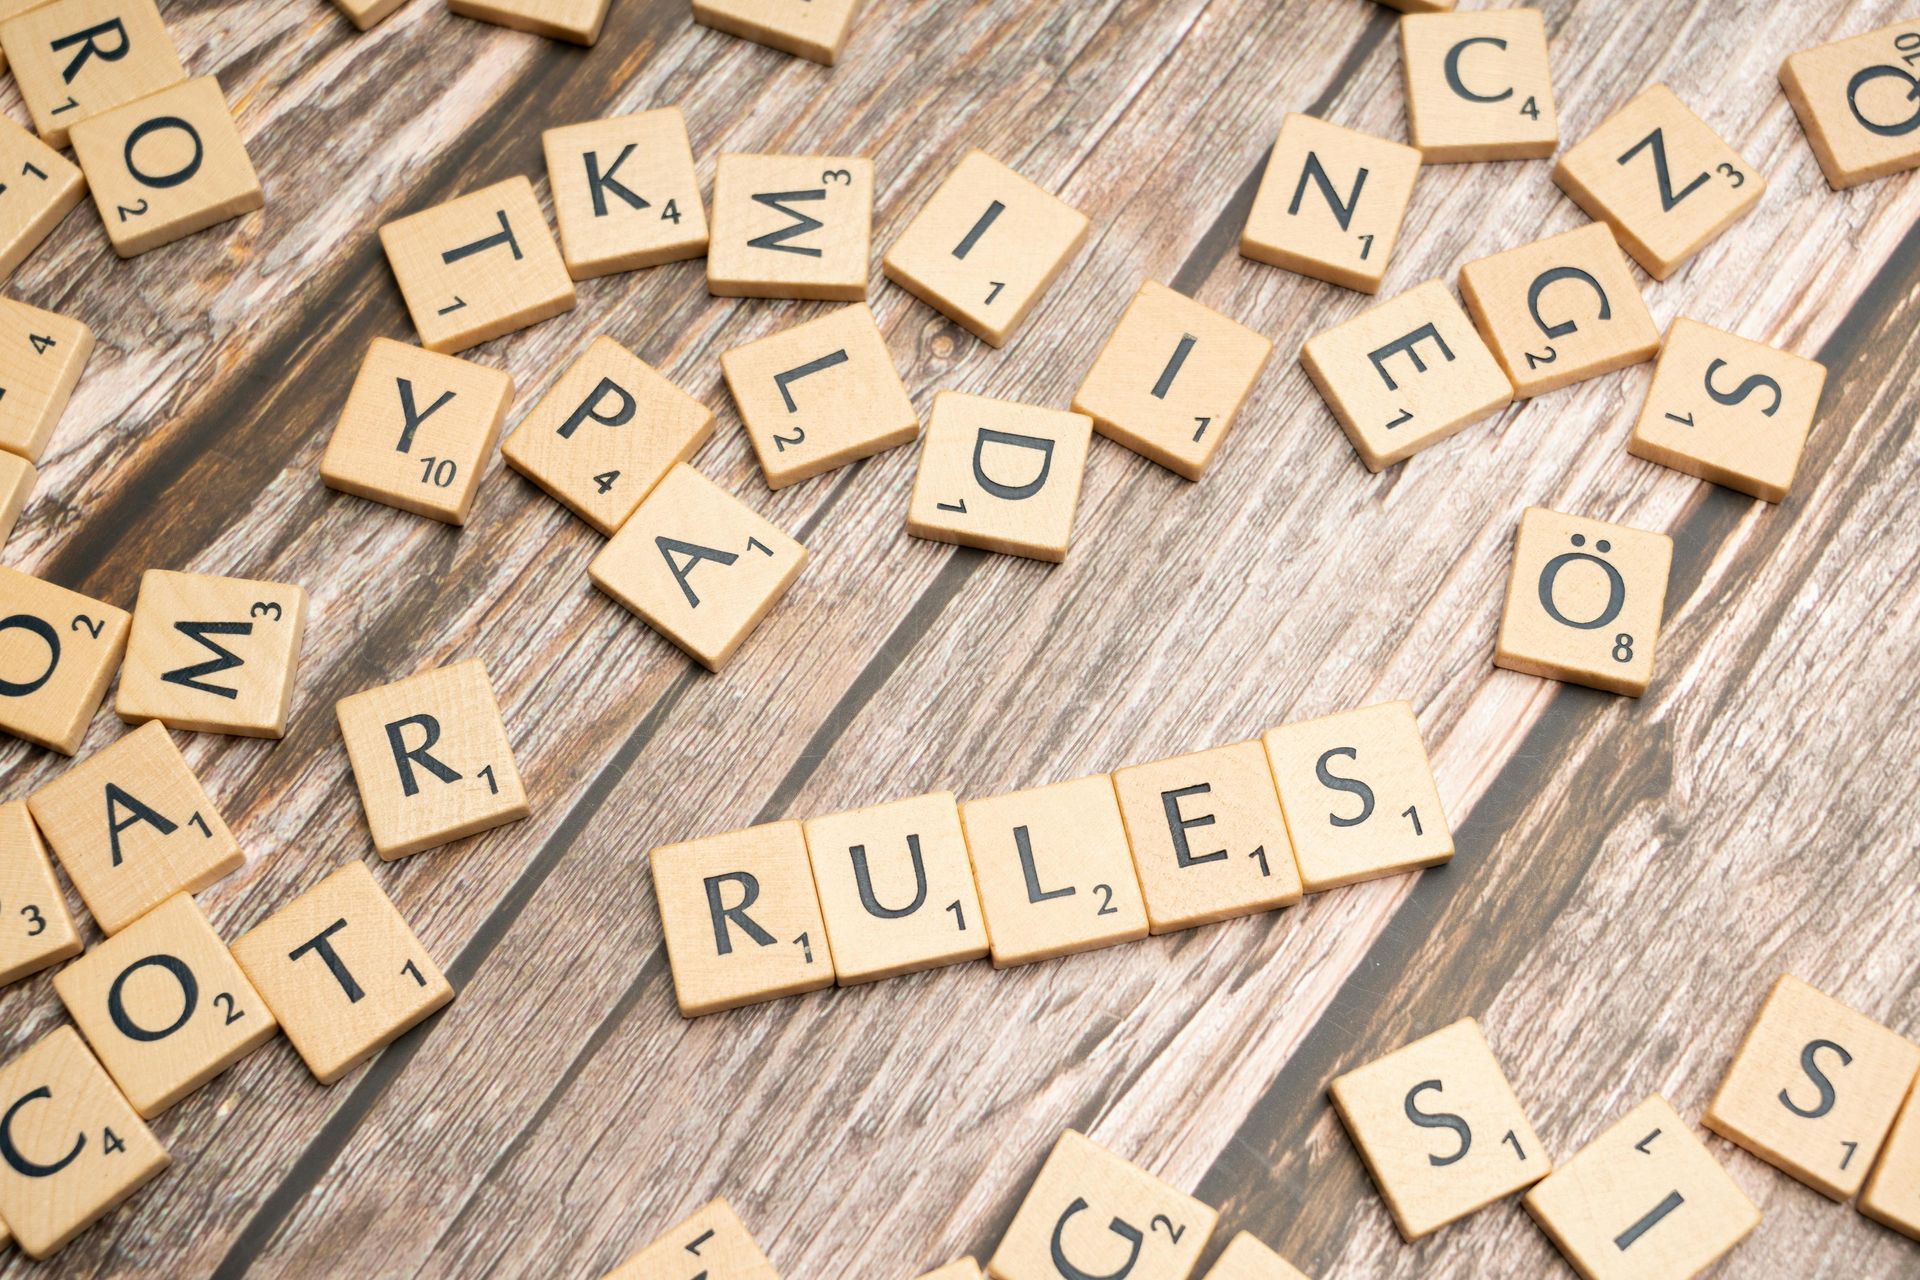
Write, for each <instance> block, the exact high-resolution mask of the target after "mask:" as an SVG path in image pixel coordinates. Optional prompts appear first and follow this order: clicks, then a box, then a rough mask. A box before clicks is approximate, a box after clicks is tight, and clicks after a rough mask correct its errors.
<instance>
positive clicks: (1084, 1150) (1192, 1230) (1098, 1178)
mask: <svg viewBox="0 0 1920 1280" xmlns="http://www.w3.org/2000/svg"><path fill="white" fill-rule="evenodd" d="M1219 1216H1220V1215H1219V1214H1217V1213H1215V1212H1214V1211H1213V1210H1212V1209H1211V1208H1209V1207H1208V1206H1206V1205H1204V1204H1201V1203H1200V1202H1199V1201H1198V1200H1195V1199H1194V1198H1193V1197H1192V1196H1190V1195H1186V1194H1185V1193H1183V1192H1180V1191H1176V1190H1174V1189H1173V1188H1172V1187H1170V1186H1168V1185H1167V1184H1166V1183H1164V1182H1162V1181H1161V1180H1160V1179H1158V1178H1156V1177H1154V1176H1153V1175H1152V1174H1150V1173H1148V1172H1146V1170H1144V1169H1141V1168H1140V1167H1139V1166H1137V1165H1135V1164H1132V1163H1130V1162H1128V1161H1126V1160H1122V1159H1121V1158H1120V1157H1119V1156H1117V1155H1114V1154H1113V1153H1112V1152H1111V1151H1108V1150H1107V1149H1106V1148H1105V1147H1102V1146H1100V1145H1099V1144H1097V1143H1095V1142H1093V1141H1091V1140H1089V1139H1088V1138H1086V1137H1084V1136H1082V1135H1081V1134H1079V1133H1076V1132H1075V1131H1074V1130H1072V1129H1068V1130H1065V1131H1064V1132H1062V1133H1061V1135H1060V1141H1059V1142H1057V1143H1055V1144H1054V1148H1053V1153H1052V1154H1051V1155H1049V1156H1048V1157H1047V1162H1046V1163H1045V1164H1044V1165H1042V1166H1041V1167H1040V1176H1039V1177H1037V1178H1035V1179H1034V1180H1033V1186H1032V1187H1030V1188H1028V1190H1027V1198H1026V1199H1025V1200H1023V1201H1021V1202H1020V1209H1019V1211H1018V1212H1017V1213H1015V1214H1014V1216H1013V1222H1012V1224H1011V1225H1009V1226H1008V1227H1007V1233H1006V1235H1004V1236H1002V1237H1001V1238H1000V1247H999V1248H998V1249H995V1250H994V1251H993V1257H992V1258H991V1259H989V1260H988V1262H987V1274H988V1275H990V1276H992V1277H993V1280H1060V1278H1061V1277H1062V1276H1069V1277H1072V1276H1125V1277H1126V1278H1127V1280H1187V1277H1188V1276H1190V1275H1192V1274H1193V1268H1194V1266H1195V1265H1196V1264H1197V1263H1198V1262H1199V1261H1200V1254H1201V1251H1202V1250H1204V1249H1205V1248H1206V1247H1207V1238H1208V1237H1209V1236H1211V1235H1212V1234H1213V1224H1214V1223H1215V1222H1216V1221H1217V1220H1218V1219H1219Z"/></svg>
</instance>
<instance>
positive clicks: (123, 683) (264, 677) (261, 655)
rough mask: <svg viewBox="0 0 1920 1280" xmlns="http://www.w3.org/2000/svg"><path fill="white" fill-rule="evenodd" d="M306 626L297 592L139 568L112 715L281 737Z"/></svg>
mask: <svg viewBox="0 0 1920 1280" xmlns="http://www.w3.org/2000/svg"><path fill="white" fill-rule="evenodd" d="M306 625H307V593H306V591H305V589H304V588H301V587H296V586H292V585H289V584H287V583H281V582H254V581H250V580H248V579H246V578H218V577H214V576H213V575H211V574H205V573H172V572H169V571H167V570H165V569H149V570H147V571H146V572H145V573H144V574H142V575H141V576H140V598H139V599H138V600H137V601H136V602H135V603H134V608H133V634H132V637H131V638H130V639H129V640H128V641H127V658H126V663H125V665H124V667H123V668H122V670H121V673H120V693H119V696H118V698H117V699H116V701H115V703H114V710H115V711H116V712H117V713H118V714H119V716H120V718H121V719H122V720H125V721H127V722H128V723H129V724H139V723H141V722H143V721H146V720H158V721H160V722H161V723H162V724H164V725H166V726H167V727H169V728H172V729H189V730H198V731H200V732H202V733H232V734H238V735H241V736H243V737H249V738H279V737H283V736H284V735H285V734H286V731H287V712H288V709H289V707H290V706H291V705H292V702H293V680H294V671H295V668H296V667H297V666H298V664H299V660H300V638H301V636H302V634H303V633H304V632H305V630H306Z"/></svg>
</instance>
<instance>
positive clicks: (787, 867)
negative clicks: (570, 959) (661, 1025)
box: [652, 821, 833, 1018]
mask: <svg viewBox="0 0 1920 1280" xmlns="http://www.w3.org/2000/svg"><path fill="white" fill-rule="evenodd" d="M652 861H653V892H654V897H655V899H656V900H658V902H659V904H660V927H661V931H662V932H663V933H664V934H665V936H666V946H667V962H668V964H669V965H670V966H671V967H672V969H673V992H674V996H675V998H676V999H677V1000H678V1001H679V1004H680V1013H681V1016H683V1017H687V1018H697V1017H699V1016H701V1015H702V1014H707V1013H718V1012H720V1011H721V1010H722V1009H737V1008H739V1007H740V1006H741V1005H748V1004H759V1003H760V1002H762V1001H765V1000H777V999H779V998H780V997H781V996H794V995H800V994H801V993H803V992H807V991H818V990H820V988H822V987H830V986H832V985H833V952H832V950H831V948H830V946H829V944H828V941H827V930H826V926H825V924H823V923H822V921H821V918H820V899H819V897H818V895H817V894H816V893H815V892H814V886H813V869H812V867H811V865H810V864H809V863H808V861H807V841H806V837H805V835H803V834H802V832H801V829H800V824H799V823H798V822H791V821H789V822H770V823H768V824H766V825H765V826H759V827H750V828H748V829H747V830H745V831H731V832H728V833H726V834H725V835H717V836H707V837H706V838H704V839H700V840H688V841H685V842H684V843H681V844H670V845H662V846H661V847H660V848H658V849H655V850H654V851H653V858H652Z"/></svg>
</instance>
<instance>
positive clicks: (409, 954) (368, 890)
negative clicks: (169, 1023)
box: [233, 862, 453, 1084]
mask: <svg viewBox="0 0 1920 1280" xmlns="http://www.w3.org/2000/svg"><path fill="white" fill-rule="evenodd" d="M233 958H234V959H235V960H237V961H239V962H240V968H241V969H242V970H243V971H244V972H245V973H246V975H247V980H248V981H250V982H252V983H253V985H254V989H255V990H257V991H258V992H259V993H260V996H261V998H262V999H264V1000H265V1001H266V1002H267V1008H269V1009H271V1010H272V1011H273V1016H274V1017H275V1018H277V1019H279V1021H280V1029H281V1030H282V1031H284V1032H286V1033H287V1039H289V1040H291V1041H293V1047H294V1048H295V1049H296V1050H298V1051H299V1054H300V1057H301V1059H302V1060H303V1061H305V1062H306V1064H307V1069H308V1070H309V1071H311V1072H312V1073H313V1077H314V1079H316V1080H318V1081H319V1082H320V1083H321V1084H332V1083H333V1082H334V1081H336V1080H338V1079H340V1078H341V1077H342V1076H344V1075H346V1074H347V1073H348V1072H349V1071H352V1070H353V1069H354V1068H355V1067H357V1066H359V1065H360V1064H361V1063H362V1062H365V1061H366V1060H367V1059H368V1058H371V1057H372V1056H373V1055H374V1054H376V1053H378V1052H380V1050H382V1049H384V1048H386V1047H387V1046H388V1045H390V1044H392V1043H393V1042H394V1041H395V1040H397V1039H399V1038H400V1037H401V1036H402V1035H404V1034H405V1033H406V1032H407V1031H409V1030H411V1029H412V1028H413V1027H415V1026H417V1025H419V1024H420V1023H421V1022H423V1021H425V1020H426V1018H427V1016H428V1015H429V1014H431V1013H433V1012H434V1011H435V1010H437V1009H439V1008H440V1007H441V1006H442V1005H445V1004H446V1003H447V1002H448V1001H450V1000H452V999H453V987H452V986H451V985H450V984H449V983H448V982H447V980H446V978H445V977H443V976H442V975H441V973H440V970H439V969H438V968H437V967H436V966H435V965H434V963H433V958H432V957H431V956H429V955H428V954H427V951H426V948H425V947H423V946H421V945H420V940H419V939H418V938H416V937H414V936H413V930H411V929H409V928H408V927H407V922H406V921H405V920H403V919H402V918H401V916H400V913H399V912H398V911H397V910H395V909H394V905H393V903H392V901H391V900H390V899H389V898H388V897H387V895H386V894H385V893H383V892H382V891H381V889H380V885H379V882H378V881H376V880H375V879H374V878H373V872H371V871H369V870H367V865H366V864H365V863H364V862H349V863H348V864H347V865H346V866H344V867H341V868H340V869H339V870H338V871H335V872H334V873H333V874H332V875H330V876H328V877H327V878H326V879H324V880H322V881H321V882H320V883H319V884H316V885H314V886H313V888H311V889H308V890H307V891H306V892H305V893H303V894H301V895H300V896H299V897H297V898H295V899H294V900H293V901H292V902H289V903H288V904H287V905H286V906H284V907H282V908H280V909H279V910H278V911H276V912H274V913H273V914H272V915H270V916H268V917H267V918H266V919H265V920H263V921H261V922H260V923H259V924H257V925H255V926H254V927H253V928H252V929H251V930H249V931H248V932H247V933H246V934H244V935H243V936H242V937H240V938H239V939H238V940H237V941H236V942H235V943H234V944H233Z"/></svg>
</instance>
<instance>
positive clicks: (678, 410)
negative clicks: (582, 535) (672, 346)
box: [500, 336, 713, 535]
mask: <svg viewBox="0 0 1920 1280" xmlns="http://www.w3.org/2000/svg"><path fill="white" fill-rule="evenodd" d="M712 435H713V410H711V409H709V408H707V406H706V405H704V404H702V403H700V402H699V401H698V400H696V399H694V398H693V397H692V396H690V395H688V394H687V393H686V392H684V391H682V390H681V389H680V388H679V387H677V386H675V385H674V384H673V383H671V382H669V381H668V380H667V378H666V377H665V376H664V375H663V374H661V373H659V372H658V371H656V370H655V369H654V368H653V366H652V365H650V364H648V363H647V362H646V361H644V360H642V359H641V358H640V357H639V356H636V355H634V354H633V353H632V352H631V351H629V350H627V349H626V348H625V347H623V346H621V345H620V344H619V343H617V342H615V341H614V340H613V339H612V338H609V337H605V336H601V337H598V338H595V339H594V340H593V344H592V345H591V346H589V347H588V348H587V350H586V354H584V355H582V356H581V357H580V358H579V359H578V360H576V361H574V363H573V365H572V366H571V367H570V368H569V369H568V370H567V371H566V372H565V373H563V374H561V375H560V376H559V377H558V378H557V379H555V380H554V383H553V385H552V386H551V387H549V388H548V389H547V393H546V394H545V395H544V396H542V397H541V398H540V402H539V403H538V404H536V405H534V406H533V408H532V409H531V410H530V411H529V412H528V413H527V416H526V417H524V418H522V419H521V420H520V425H519V426H518V427H516V428H514V431H513V434H512V435H510V436H508V437H507V440H506V443H505V444H504V445H502V446H501V449H500V453H501V455H502V456H503V457H504V458H505V459H506V460H507V465H508V466H510V467H512V468H513V469H514V470H515V471H518V472H519V473H520V474H521V475H523V476H525V477H527V479H529V480H531V481H533V482H534V483H535V484H537V485H539V486H540V487H541V488H542V489H545V490H546V491H547V493H548V494H549V495H550V496H552V497H553V498H554V499H555V500H556V501H558V502H559V503H560V504H561V505H563V506H565V507H566V508H567V509H568V510H569V511H571V512H573V513H574V514H575V515H577V516H579V517H580V518H581V519H582V520H585V521H586V522H587V523H588V524H590V525H592V526H593V527H594V528H595V529H598V530H599V531H600V532H601V533H604V534H609V535H611V534H612V533H613V531H614V530H616V529H618V528H619V527H620V526H621V525H622V524H624V523H625V522H626V519H627V517H628V516H630V515H632V514H633V509H634V508H635V507H637V506H639V505H640V502H641V499H643V498H645V497H646V496H647V495H648V494H649V493H651V492H653V487H654V486H655V485H656V484H658V483H660V478H661V477H662V476H664V475H666V474H667V472H668V471H670V470H671V469H672V468H673V467H674V465H675V464H677V463H681V462H685V461H686V460H687V459H689V458H691V457H692V456H693V455H694V453H695V452H696V451H697V450H698V449H699V448H700V446H701V445H703V444H705V443H706V442H707V440H708V438H709V437H711V436H712Z"/></svg>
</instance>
